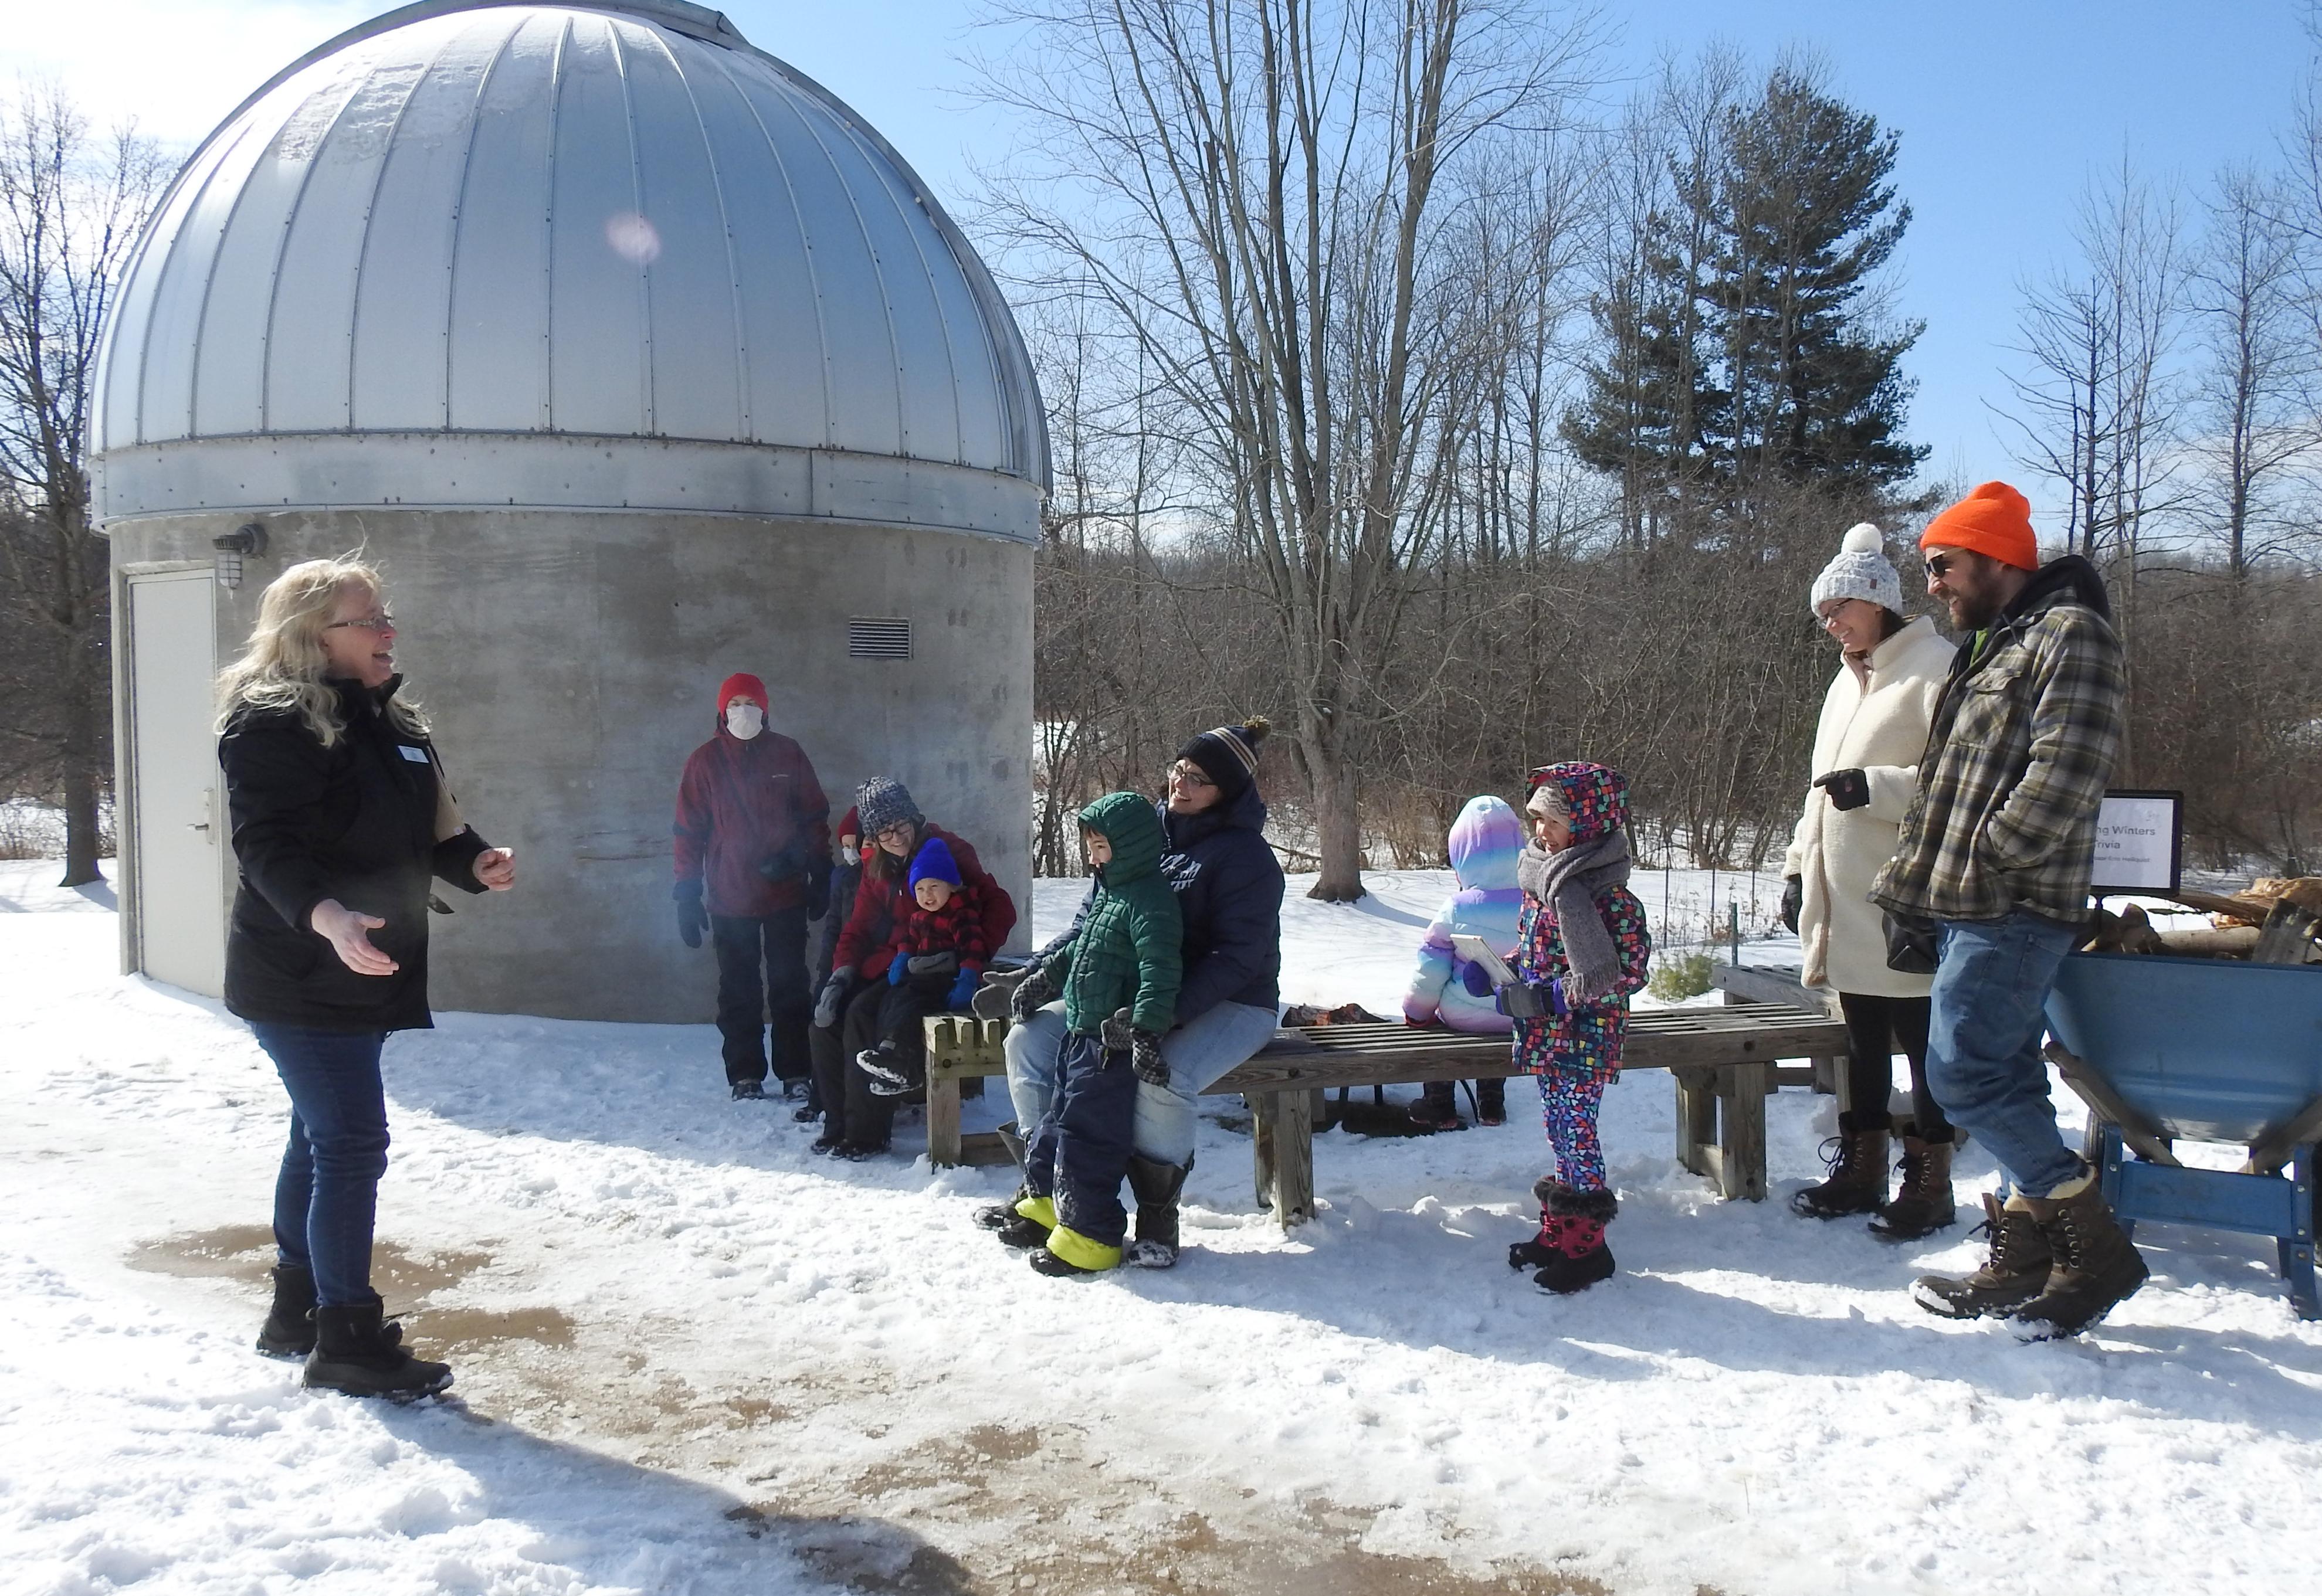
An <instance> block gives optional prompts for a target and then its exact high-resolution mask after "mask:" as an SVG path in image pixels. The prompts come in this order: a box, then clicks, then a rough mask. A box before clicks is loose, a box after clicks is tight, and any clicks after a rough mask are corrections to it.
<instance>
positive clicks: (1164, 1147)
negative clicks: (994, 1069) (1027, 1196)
mask: <svg viewBox="0 0 2322 1596" xmlns="http://www.w3.org/2000/svg"><path fill="white" fill-rule="evenodd" d="M1274 1026H1275V1011H1274V1010H1273V1009H1271V1008H1252V1007H1251V1006H1250V1005H1248V1004H1247V1003H1220V1004H1219V1005H1218V1006H1217V1007H1216V1008H1212V1009H1211V1010H1209V1011H1208V1012H1207V1013H1205V1014H1203V1015H1202V1016H1201V1017H1198V1018H1196V1019H1193V1020H1191V1021H1189V1022H1187V1023H1186V1024H1184V1025H1182V1026H1176V1027H1175V1029H1173V1030H1171V1031H1170V1033H1169V1034H1168V1035H1166V1036H1164V1037H1162V1038H1161V1062H1163V1063H1166V1064H1167V1065H1168V1066H1169V1084H1168V1085H1166V1086H1155V1085H1152V1084H1151V1083H1149V1082H1147V1081H1138V1083H1137V1128H1136V1130H1135V1131H1134V1133H1132V1135H1131V1138H1130V1139H1131V1141H1132V1143H1133V1144H1134V1145H1135V1147H1136V1150H1137V1154H1138V1157H1140V1158H1150V1159H1152V1160H1154V1161H1155V1162H1156V1163H1175V1164H1185V1163H1192V1162H1193V1106H1194V1104H1195V1102H1196V1101H1197V1100H1198V1099H1200V1097H1201V1095H1202V1092H1203V1091H1204V1090H1207V1089H1208V1087H1209V1086H1210V1084H1211V1082H1212V1081H1216V1080H1217V1079H1218V1078H1219V1077H1220V1076H1221V1075H1223V1074H1224V1073H1225V1072H1227V1071H1229V1070H1230V1069H1232V1068H1233V1067H1234V1066H1235V1065H1237V1064H1240V1063H1244V1062H1248V1059H1249V1058H1250V1056H1251V1055H1252V1054H1254V1053H1257V1050H1258V1049H1259V1048H1261V1047H1264V1046H1265V1045H1266V1044H1267V1043H1268V1042H1271V1041H1272V1040H1274ZM1002 1045H1003V1046H1004V1047H1005V1048H1006V1050H1007V1053H1008V1098H1009V1100H1010V1102H1011V1103H1013V1104H1014V1105H1015V1108H1016V1123H1017V1124H1018V1125H1019V1126H1023V1127H1024V1130H1025V1134H1027V1135H1029V1134H1030V1130H1031V1127H1032V1126H1035V1125H1038V1124H1039V1123H1040V1118H1041V1117H1042V1116H1043V1115H1045V1114H1046V1113H1047V1111H1048V1104H1049V1101H1050V1100H1051V1099H1053V1098H1055V1096H1056V1072H1057V1063H1056V1061H1057V1055H1058V1054H1059V1053H1060V1052H1061V1051H1062V1050H1063V1048H1064V1045H1065V1006H1064V1005H1063V1004H1062V1003H1051V1004H1049V1005H1048V1006H1047V1008H1043V1009H1040V1010H1039V1011H1038V1013H1036V1014H1034V1015H1033V1016H1032V1017H1031V1018H1030V1019H1028V1020H1027V1021H1025V1022H1024V1023H1023V1024H1022V1025H1019V1026H1010V1027H1009V1029H1008V1038H1007V1041H1006V1042H1005V1043H1004V1044H1002Z"/></svg>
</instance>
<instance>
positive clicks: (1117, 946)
mask: <svg viewBox="0 0 2322 1596" xmlns="http://www.w3.org/2000/svg"><path fill="white" fill-rule="evenodd" d="M1080 823H1081V825H1083V826H1085V827H1087V828H1088V829H1089V830H1091V831H1093V832H1097V833H1099V834H1102V836H1103V837H1104V838H1105V839H1106V840H1107V841H1108V842H1110V843H1111V844H1112V860H1111V863H1109V864H1107V865H1105V866H1104V867H1103V868H1102V870H1099V871H1097V872H1096V890H1095V892H1094V893H1093V894H1092V895H1091V897H1090V898H1089V905H1088V912H1087V913H1086V914H1085V915H1084V916H1083V917H1082V918H1081V926H1080V933H1079V935H1076V936H1074V938H1073V939H1072V940H1071V941H1070V942H1067V943H1065V944H1063V945H1061V946H1060V947H1058V948H1056V951H1055V952H1054V953H1051V954H1050V955H1049V958H1048V962H1047V966H1046V967H1045V968H1044V970H1043V971H1042V973H1043V974H1045V975H1046V976H1047V978H1048V980H1051V981H1053V982H1054V983H1056V986H1057V988H1058V989H1059V990H1062V991H1063V992H1064V994H1065V1029H1067V1030H1069V1031H1071V1032H1072V1033H1073V1034H1074V1035H1076V1036H1093V1035H1096V1033H1097V1029H1098V1027H1100V1026H1102V1025H1103V1024H1104V1022H1105V1020H1106V1019H1107V1018H1108V1017H1111V1015H1112V1014H1113V1012H1114V1011H1115V1010H1117V1009H1120V1008H1127V1009H1128V1010H1129V1022H1130V1023H1131V1024H1132V1025H1134V1026H1136V1027H1137V1028H1138V1030H1140V1031H1150V1032H1152V1033H1153V1034H1154V1035H1156V1036H1157V1035H1161V1033H1163V1032H1165V1031H1166V1030H1167V1029H1168V1028H1169V1027H1170V1026H1171V1025H1172V1024H1173V1023H1175V1019H1176V1013H1177V981H1178V977H1179V975H1180V974H1181V972H1182V970H1183V964H1182V962H1181V957H1180V948H1181V944H1183V942H1184V922H1183V920H1181V919H1180V918H1179V917H1178V913H1177V895H1176V894H1175V892H1172V891H1171V890H1170V889H1169V882H1168V879H1167V878H1166V877H1165V876H1164V875H1162V873H1161V853H1162V850H1163V848H1164V847H1165V846H1166V837H1165V836H1164V834H1163V833H1162V830H1161V818H1160V816H1158V815H1157V814H1156V813H1155V812H1154V808H1153V802H1152V800H1151V799H1150V798H1140V797H1138V795H1137V794H1136V793H1133V792H1109V793H1107V794H1105V795H1104V797H1102V798H1099V799H1097V800H1096V802H1094V803H1092V804H1091V805H1090V806H1089V807H1087V808H1085V809H1083V810H1082V811H1081V813H1080Z"/></svg>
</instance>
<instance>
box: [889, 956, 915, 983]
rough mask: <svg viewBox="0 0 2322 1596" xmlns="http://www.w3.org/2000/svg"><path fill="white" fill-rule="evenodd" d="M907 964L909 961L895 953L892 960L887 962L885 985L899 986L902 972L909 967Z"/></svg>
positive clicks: (901, 981)
mask: <svg viewBox="0 0 2322 1596" xmlns="http://www.w3.org/2000/svg"><path fill="white" fill-rule="evenodd" d="M909 964H910V961H909V960H907V959H905V958H904V957H903V955H902V954H900V953H897V954H896V955H895V956H894V957H893V958H891V959H890V960H888V961H887V984H888V985H889V986H891V987H900V986H901V985H902V984H903V972H904V971H905V970H906V969H907V968H908V967H909Z"/></svg>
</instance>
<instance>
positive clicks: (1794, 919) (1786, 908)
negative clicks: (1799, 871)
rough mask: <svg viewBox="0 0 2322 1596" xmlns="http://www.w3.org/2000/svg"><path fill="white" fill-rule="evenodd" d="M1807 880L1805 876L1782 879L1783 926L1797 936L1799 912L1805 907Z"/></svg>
mask: <svg viewBox="0 0 2322 1596" xmlns="http://www.w3.org/2000/svg"><path fill="white" fill-rule="evenodd" d="M1805 906H1806V883H1805V877H1803V876H1784V877H1783V878H1782V924H1783V925H1785V926H1788V927H1789V928H1790V933H1791V935H1796V934H1797V929H1798V911H1799V910H1800V909H1802V908H1804V907H1805Z"/></svg>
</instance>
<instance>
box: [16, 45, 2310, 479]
mask: <svg viewBox="0 0 2322 1596" xmlns="http://www.w3.org/2000/svg"><path fill="white" fill-rule="evenodd" d="M19 6H24V7H25V8H26V9H29V4H28V0H11V4H10V5H8V6H7V9H8V10H10V11H12V12H13V11H15V10H17V9H18V7H19ZM385 8H386V7H385V6H384V5H380V4H375V3H374V4H346V3H344V0H85V3H84V4H82V5H78V6H75V7H71V8H69V11H68V10H67V8H47V7H44V8H42V9H41V11H39V12H36V13H33V14H29V15H24V16H22V17H13V16H12V17H11V19H10V21H9V23H8V26H7V28H6V29H5V31H0V72H13V70H14V69H17V68H29V69H32V70H35V71H41V72H48V73H52V74H54V75H56V76H59V77H61V78H64V79H65V81H66V82H67V83H68V84H69V85H70V86H71V87H74V89H75V90H76V92H77V93H78V94H79V95H80V96H81V97H82V98H83V100H84V101H85V102H86V103H87V105H89V106H90V108H91V109H92V110H94V111H96V112H97V113H98V114H100V115H102V116H106V117H110V116H113V115H117V114H121V113H122V112H123V111H125V110H130V109H134V110H135V111H136V112H137V114H139V115H140V117H141V118H142V121H143V122H144V123H145V124H146V125H147V126H148V127H150V128H151V129H152V130H153V131H155V132H160V133H162V134H164V135H165V136H169V137H172V138H178V139H183V140H187V141H191V140H194V139H197V138H198V137H199V136H200V134H201V133H202V132H205V131H206V130H207V128H208V127H209V126H211V125H212V124H214V123H215V122H216V121H217V120H218V119H220V118H221V117H223V116H224V114H226V113H227V112H228V111H230V110H231V109H232V108H233V105H234V104H235V103H236V102H237V101H238V100H239V99H240V98H241V97H242V95H243V94H244V93H246V92H247V91H248V89H249V88H251V87H255V86H256V85H257V84H258V83H259V82H261V81H262V80H263V79H264V78H266V77H268V76H269V75H270V74H271V73H272V72H273V71H274V70H275V69H276V68H279V66H280V65H282V64H283V63H285V62H287V61H288V60H289V59H293V58H294V57H296V56H297V55H298V54H300V53H302V52H303V51H305V50H307V49H309V48H311V47H312V46H313V45H315V44H317V43H320V42H321V41H323V40H324V39H325V38H327V37H329V36H330V35H331V34H332V33H334V32H338V31H339V30H341V29H343V28H344V27H347V26H349V25H351V24H352V23H355V22H359V21H361V20H362V19H363V18H364V17H365V16H368V15H370V14H375V13H376V12H378V11H379V10H383V9H385ZM720 9H722V10H724V11H725V12H726V14H727V15H728V16H729V17H731V18H732V19H733V21H734V23H735V25H736V26H737V27H738V28H740V29H741V31H742V32H743V33H744V34H745V35H746V36H747V37H748V38H749V39H750V41H752V42H753V43H754V44H756V45H757V46H758V47H759V48H761V49H763V50H767V51H769V52H771V53H772V54H774V55H777V56H781V57H782V58H783V59H786V60H789V61H791V63H792V64H794V65H796V66H797V67H798V68H800V70H802V71H804V72H806V73H808V74H809V76H811V77H813V78H818V79H819V80H820V81H821V82H823V83H824V84H825V85H827V87H830V88H831V89H833V90H835V91H836V93H837V94H838V95H839V96H841V97H843V98H845V99H846V100H847V101H848V102H849V103H851V104H852V105H855V108H856V109H857V110H859V111H861V112H862V113H863V114H864V115H865V116H867V117H868V118H869V119H870V120H871V121H872V123H873V124H874V125H876V126H877V127H878V128H879V129H880V130H881V131H882V132H884V133H885V134H886V135H887V137H888V139H889V140H890V141H891V142H892V143H894V144H895V146H896V147H897V148H898V149H899V150H901V151H902V152H903V154H904V156H905V157H906V158H907V159H908V160H910V161H911V162H912V164H913V165H914V166H916V167H917V168H918V169H919V171H920V173H921V175H922V176H923V177H925V178H927V180H928V182H929V183H931V184H932V185H934V186H935V187H936V188H937V192H938V193H941V194H945V195H956V194H958V193H959V192H960V190H961V188H962V187H963V186H964V180H965V173H966V170H967V168H968V165H969V163H970V161H971V160H976V159H982V160H991V159H995V158H997V157H998V156H999V155H1000V154H1001V153H1002V152H1004V150H1005V149H1006V147H1007V141H1008V131H1009V130H1008V128H1007V126H1006V125H1005V124H1004V123H1001V121H1000V120H999V119H998V118H997V116H996V115H995V114H993V113H992V112H991V111H989V110H986V109H984V108H982V107H980V106H977V105H974V104H973V103H972V101H971V100H970V98H969V96H968V95H967V93H966V91H967V90H968V88H969V87H970V85H971V74H970V73H969V71H968V69H967V68H965V67H964V65H963V64H962V62H961V60H960V59H959V57H960V55H961V53H962V51H963V50H965V49H966V48H968V47H969V46H970V45H971V44H972V43H974V42H975V41H976V35H975V31H974V28H973V27H972V25H971V22H972V18H973V15H974V11H975V6H974V4H973V0H869V3H866V0H852V3H846V0H726V3H725V4H723V5H721V6H720ZM2304 11H2305V3H2304V0H2109V3H2099V0H2013V3H2012V4H2011V3H2007V0H1951V3H1950V4H1946V5H1928V4H1917V3H1915V4H1902V3H1900V0H1633V3H1632V4H1628V5H1618V4H1615V5H1608V6H1606V8H1605V16H1606V20H1607V22H1608V23H1611V24H1612V27H1613V30H1614V43H1613V45H1612V47H1611V49H1610V51H1609V53H1608V57H1607V66H1608V77H1609V80H1608V84H1607V95H1608V96H1609V97H1618V96H1620V95H1622V94H1623V93H1625V92H1626V90H1627V87H1628V86H1629V84H1630V82H1632V81H1633V80H1636V79H1639V78H1645V77H1649V76H1650V74H1651V72H1652V70H1653V68H1654V65H1655V63H1656V61H1657V59H1658V58H1659V55H1660V54H1661V53H1662V52H1663V51H1665V50H1671V49H1675V50H1679V51H1691V50H1694V49H1696V48H1697V47H1698V46H1699V45H1701V44H1703V43H1705V42H1707V41H1711V40H1713V39H1723V40H1724V41H1729V42H1731V43H1733V44H1735V45H1738V46H1740V47H1741V48H1742V50H1745V51H1747V52H1749V53H1750V54H1751V55H1752V56H1753V57H1755V58H1757V59H1761V60H1770V59H1772V57H1773V56H1774V54H1775V53H1776V52H1777V51H1778V50H1781V49H1783V48H1784V47H1786V46H1790V45H1804V46H1806V47H1809V48H1811V49H1814V50H1817V51H1818V52H1820V54H1821V55H1822V56H1823V57H1824V59H1825V60H1826V62H1827V63H1828V66H1829V68H1830V70H1831V80H1832V86H1833V88H1834V89H1835V90H1836V92H1838V93H1839V94H1840V95H1841V96H1842V97H1844V98H1846V99H1847V100H1849V101H1850V102H1851V103H1852V104H1854V105H1858V106H1860V107H1861V108H1863V109H1865V110H1867V111H1869V112H1871V113H1872V114H1875V115H1877V116H1878V117H1879V119H1880V121H1881V122H1883V123H1886V124H1888V126H1891V127H1893V128H1895V129H1897V130H1898V131H1899V132H1900V133H1901V134H1902V163H1901V169H1900V172H1899V180H1900V187H1901V188H1902V191H1903V194H1904V196H1905V197H1906V199H1907V200H1908V201H1909V202H1910V204H1911V206H1912V209H1913V212H1914V216H1915V220H1914V222H1913V224H1912V228H1911V232H1910V235H1909V237H1908V238H1907V239H1906V241H1905V243H1904V247H1903V250H1902V251H1901V255H1900V259H1899V262H1898V282H1899V290H1900V291H1899V295H1898V306H1897V308H1898V309H1899V310H1900V311H1901V312H1902V313H1903V314H1905V315H1914V316H1918V317H1921V318H1923V319H1924V320H1925V321H1926V323H1927V324H1928V326H1927V333H1926V335H1925V337H1924V339H1923V340H1922V342H1921V343H1920V345H1919V347H1918V349H1917V350H1916V351H1915V352H1914V354H1913V356H1912V359H1911V361H1910V369H1911V372H1912V375H1914V376H1915V378H1917V379H1918V381H1919V384H1920V388H1919V393H1918V397H1917V399H1916V401H1915V404H1914V406H1913V412H1912V418H1913V424H1912V427H1911V434H1912V436H1913V437H1915V439H1917V440H1918V441H1920V442H1927V443H1931V444H1933V446H1934V453H1933V457H1932V458H1931V459H1930V461H1929V462H1928V469H1929V470H1931V471H1933V472H1934V473H1936V474H1938V475H1941V476H1943V477H1946V478H1959V479H1965V480H1969V481H1975V480H1979V479H1984V478H1987V477H1994V476H2006V477H2014V478H2015V479H2017V480H2018V481H2019V482H2021V483H2022V485H2023V486H2024V487H2025V488H2026V489H2027V490H2029V491H2032V493H2033V496H2034V501H2035V502H2041V501H2043V500H2044V499H2046V498H2047V497H2048V496H2047V495H2045V494H2043V493H2041V492H2040V491H2038V489H2037V488H2036V486H2035V485H2034V483H2033V482H2032V481H2031V480H2029V479H2027V478H2026V477H2025V474H2024V473H2023V472H2022V470H2021V469H2020V468H2018V467H2016V465H2015V464H2014V463H2013V461H2012V460H2011V458H2010V451H2009V445H2008V443H2007V441H2006V440H2005V439H2004V437H2003V436H2002V434H2001V433H2000V432H1999V431H1997V430H1996V429H1995V427H1994V424H1993V423H1992V422H1991V420H1990V418H1989V415H1988V409H1987V406H1988V404H1989V403H1997V402H2003V401H2004V400H2005V398H2006V395H2007V387H2006V383H2005V379H2004V370H2005V369H2006V367H2007V364H2008V363H2009V360H2010V357H2009V356H2008V354H2007V347H2006V346H2007V344H2008V343H2009V342H2011V340H2012V339H2013V337H2014V327H2015V320H2016V299H2017V290H2018V286H2019V285H2020V284H2021V283H2022V282H2023V281H2024V280H2025V278H2027V277H2032V276H2037V275H2039V274H2040V273H2042V272H2043V271H2044V270H2045V269H2048V267H2049V266H2050V265H2051V264H2052V263H2054V262H2057V261H2060V260H2063V259H2065V258H2067V256H2068V255H2069V252H2070V248H2071V242H2070V228H2071V215H2072V208H2073V205H2074V202H2075V199H2076V197H2077V196H2078V195H2079V194H2080V191H2081V189H2082V187H2084V185H2085V184H2086V183H2087V181H2088V179H2089V174H2090V173H2091V171H2092V170H2094V169H2098V168H2101V167H2105V166H2107V165H2108V164H2110V163H2115V162H2117V161H2118V160H2119V159H2120V157H2121V154H2122V152H2123V150H2126V151H2127V152H2128V154H2129V155H2130V157H2131V158H2132V159H2133V160H2135V162H2136V163H2137V164H2138V165H2139V166H2140V167H2143V168H2144V169H2148V170H2151V171H2153V172H2154V173H2156V174H2173V175H2176V176H2177V177H2179V178H2181V179H2182V180H2183V181H2184V182H2185V183H2186V185H2187V187H2188V192H2189V198H2191V197H2193V196H2197V195H2198V191H2199V187H2200V186H2201V184H2202V183H2204V182H2205V181H2206V179H2207V178H2208V174H2209V173H2210V172H2212V171H2213V170H2214V169H2216V168H2217V165H2218V164H2219V163H2221V162H2223V161H2226V160H2247V159H2266V158H2269V157H2270V156H2271V155H2272V151H2273V149H2274V145H2275V141H2276V139H2277V138H2278V137H2279V135H2280V133H2281V132H2282V131H2283V130H2284V129H2286V128H2287V126H2288V125H2289V123H2290V108H2291V105H2292V102H2293V99H2294V96H2295V95H2296V93H2297V90H2298V86H2299V82H2300V80H2301V79H2302V78H2303V75H2304V73H2305V70H2306V63H2307V60H2308V54H2309V47H2308V41H2307V38H2306V36H2305V34H2304V32H2303V31H2302V29H2301V27H2300V19H2301V17H2302V15H2303V14H2304Z"/></svg>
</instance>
